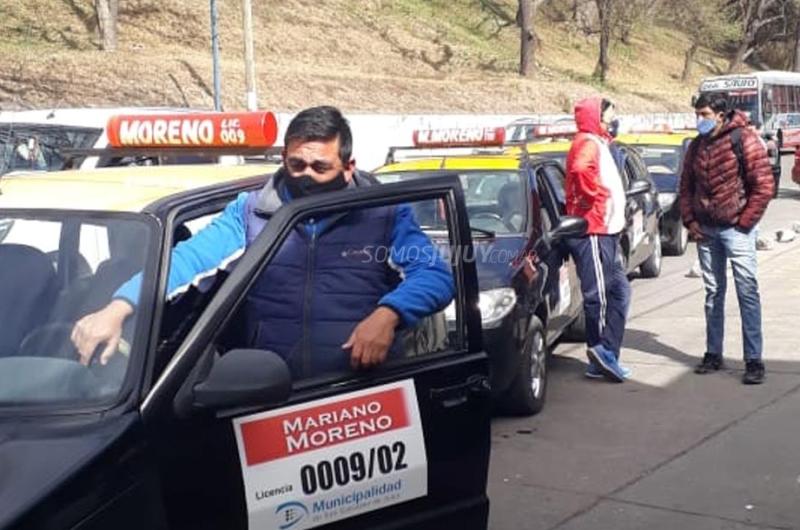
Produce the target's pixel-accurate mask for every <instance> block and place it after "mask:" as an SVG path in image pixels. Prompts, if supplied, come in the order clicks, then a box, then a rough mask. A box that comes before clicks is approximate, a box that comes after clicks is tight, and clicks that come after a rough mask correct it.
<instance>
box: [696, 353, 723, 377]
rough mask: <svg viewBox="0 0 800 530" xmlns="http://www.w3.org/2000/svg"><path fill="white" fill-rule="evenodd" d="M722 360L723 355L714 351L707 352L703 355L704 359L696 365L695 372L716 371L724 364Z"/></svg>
mask: <svg viewBox="0 0 800 530" xmlns="http://www.w3.org/2000/svg"><path fill="white" fill-rule="evenodd" d="M723 364H724V363H723V362H722V355H716V354H714V353H706V354H705V355H703V360H702V361H700V364H698V365H697V366H695V368H694V373H696V374H707V373H709V372H716V371H717V370H719V369H720V368H722V366H723Z"/></svg>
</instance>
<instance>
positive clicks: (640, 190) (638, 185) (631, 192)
mask: <svg viewBox="0 0 800 530" xmlns="http://www.w3.org/2000/svg"><path fill="white" fill-rule="evenodd" d="M652 190H653V186H651V185H650V183H649V182H648V181H646V180H642V179H639V180H634V181H633V182H632V183H631V186H630V188H628V191H627V192H625V196H626V197H628V198H630V197H636V196H638V195H644V194H645V193H650V192H651V191H652Z"/></svg>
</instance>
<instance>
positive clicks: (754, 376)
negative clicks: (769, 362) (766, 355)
mask: <svg viewBox="0 0 800 530" xmlns="http://www.w3.org/2000/svg"><path fill="white" fill-rule="evenodd" d="M763 382H764V363H762V362H761V361H748V362H747V367H746V368H745V370H744V376H742V383H744V384H746V385H760V384H761V383H763Z"/></svg>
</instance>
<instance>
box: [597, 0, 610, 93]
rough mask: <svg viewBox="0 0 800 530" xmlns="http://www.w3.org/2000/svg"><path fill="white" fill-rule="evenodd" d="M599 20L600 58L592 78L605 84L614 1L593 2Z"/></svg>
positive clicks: (600, 0)
mask: <svg viewBox="0 0 800 530" xmlns="http://www.w3.org/2000/svg"><path fill="white" fill-rule="evenodd" d="M595 3H596V4H597V14H598V17H599V19H600V57H599V58H598V60H597V66H596V67H595V69H594V76H595V77H597V78H598V79H600V81H601V82H603V83H605V82H606V79H607V77H608V67H609V60H608V45H609V43H610V42H611V27H612V22H613V20H614V0H595Z"/></svg>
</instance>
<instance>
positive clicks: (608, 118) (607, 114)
mask: <svg viewBox="0 0 800 530" xmlns="http://www.w3.org/2000/svg"><path fill="white" fill-rule="evenodd" d="M616 115H617V113H616V110H615V109H614V105H611V106H610V107H608V108H607V109H606V110H605V111H604V112H603V114H602V116H600V121H602V122H603V123H605V124H606V125H609V124H610V123H611V122H612V121H614V117H615V116H616Z"/></svg>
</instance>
